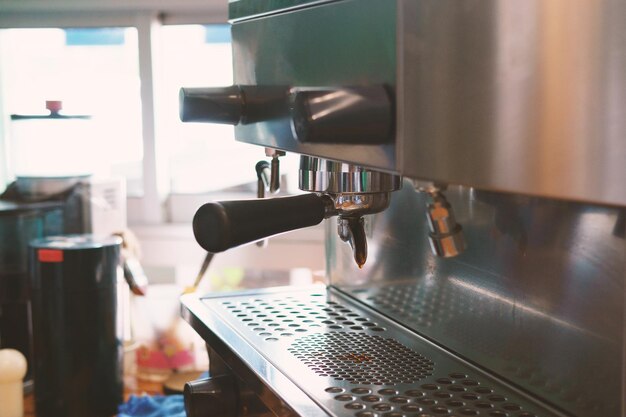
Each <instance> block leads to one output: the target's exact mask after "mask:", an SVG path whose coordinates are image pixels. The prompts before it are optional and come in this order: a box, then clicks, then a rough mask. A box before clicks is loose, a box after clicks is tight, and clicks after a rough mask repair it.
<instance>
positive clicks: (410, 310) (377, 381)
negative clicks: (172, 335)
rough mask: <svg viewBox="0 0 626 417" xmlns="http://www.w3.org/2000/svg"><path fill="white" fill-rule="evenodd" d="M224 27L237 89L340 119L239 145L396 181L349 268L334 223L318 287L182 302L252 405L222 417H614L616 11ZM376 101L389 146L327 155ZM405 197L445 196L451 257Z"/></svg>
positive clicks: (391, 11)
mask: <svg viewBox="0 0 626 417" xmlns="http://www.w3.org/2000/svg"><path fill="white" fill-rule="evenodd" d="M231 17H232V18H233V30H232V33H233V47H234V67H235V82H236V83H237V84H239V85H243V86H262V87H272V88H275V87H276V88H287V89H288V90H289V91H292V92H293V91H294V89H296V90H295V91H296V94H298V93H300V92H302V91H307V89H309V90H310V91H313V92H314V93H313V95H312V96H311V97H314V98H312V99H311V100H318V101H316V102H315V103H319V100H320V97H322V98H323V97H327V96H326V94H327V93H326V92H324V93H323V94H322V96H320V94H319V91H320V89H322V90H324V91H330V92H331V93H328V94H332V91H333V90H334V91H336V92H337V93H338V94H337V95H335V96H333V97H334V98H337V97H339V98H340V100H339V101H335V102H334V103H335V108H333V109H330V110H329V109H328V108H327V109H326V110H329V111H331V112H335V113H334V114H335V115H337V114H339V115H346V118H342V117H336V118H332V119H328V118H326V119H324V120H325V121H324V123H325V124H324V125H323V126H321V127H320V126H318V122H316V120H318V119H315V118H313V117H311V118H310V120H309V121H306V120H305V123H310V126H308V128H310V129H309V130H307V132H313V133H314V134H312V135H311V137H317V138H320V137H321V138H322V140H320V141H319V143H312V142H310V141H308V140H302V138H301V137H298V135H299V132H302V130H301V129H302V125H300V124H299V123H294V121H293V120H294V119H293V114H291V115H287V114H281V113H280V112H279V113H278V115H277V116H276V117H271V118H267V119H263V120H255V121H254V122H251V123H242V124H239V125H238V126H237V127H236V136H237V139H238V140H240V141H244V142H249V143H253V144H257V145H262V146H266V147H271V148H276V149H280V150H285V151H293V152H297V153H301V154H304V155H311V156H316V157H321V158H325V159H331V160H336V161H341V162H345V163H350V164H355V165H360V166H364V167H368V168H372V169H378V170H381V171H383V172H389V173H394V174H399V175H402V176H404V177H405V179H406V180H405V182H404V187H403V188H402V189H401V190H400V191H395V192H392V193H390V203H389V207H388V208H387V209H386V210H384V211H382V212H380V213H377V214H373V215H367V216H365V217H364V219H365V220H364V225H363V226H364V231H365V234H366V235H367V240H368V247H369V258H368V261H367V263H366V264H365V265H364V267H363V268H362V269H360V268H358V267H357V266H356V265H355V264H354V261H353V253H352V251H351V250H350V248H349V247H348V246H347V245H345V243H343V242H341V241H340V238H339V237H337V235H336V233H335V225H334V223H331V222H330V221H328V220H327V228H328V233H327V242H326V257H327V259H326V260H327V276H328V280H329V282H328V284H329V285H328V287H327V288H321V289H320V288H316V289H310V290H294V289H288V288H287V289H279V290H275V291H261V290H260V291H253V292H248V293H240V294H233V295H226V296H223V295H222V296H220V295H214V296H207V297H204V298H201V299H197V298H194V297H186V298H184V305H185V308H184V311H183V314H184V316H185V317H186V319H187V320H188V321H189V322H190V323H191V324H192V325H193V326H194V328H195V329H196V330H197V331H198V332H199V333H200V334H201V335H202V336H203V337H204V338H205V339H206V340H207V343H208V344H209V345H210V351H211V354H212V365H211V366H212V368H213V367H215V369H214V371H215V373H220V372H226V373H232V374H234V375H236V380H237V381H238V382H237V383H236V384H235V385H236V386H238V387H239V389H240V390H241V392H252V393H254V394H255V398H260V400H261V402H262V403H263V406H262V407H260V408H259V407H252V406H250V407H240V408H239V409H237V410H233V409H231V410H228V411H225V412H224V413H225V414H223V415H229V414H228V413H230V414H232V415H236V414H237V413H239V414H245V412H246V411H245V410H247V412H248V413H249V414H255V413H257V414H258V415H303V416H309V415H351V416H352V415H354V416H358V417H373V416H386V417H395V416H404V415H406V416H420V417H426V416H440V415H441V416H466V415H467V416H492V417H503V416H505V417H506V416H512V417H530V416H542V417H543V416H575V417H596V416H597V417H619V416H622V417H623V416H626V379H625V378H626V377H625V375H626V349H625V342H626V341H625V338H624V334H625V331H626V309H625V306H626V298H625V288H624V283H625V280H626V240H625V235H626V187H624V184H626V29H624V28H625V26H624V24H623V22H625V21H626V2H624V1H621V0H599V1H595V2H589V1H583V0H573V1H572V0H569V1H565V0H549V1H546V0H543V1H539V0H530V1H529V0H511V1H504V2H503V1H496V0H480V1H479V0H462V1H458V0H454V1H453V0H436V1H435V0H395V1H392V0H341V1H297V0H294V1H287V2H285V1H272V0H268V1H250V0H238V1H232V2H231ZM381 87H382V88H384V89H385V90H386V91H389V92H390V95H389V97H391V106H392V109H391V114H393V128H392V133H393V134H392V138H391V140H387V139H386V138H381V140H380V141H379V143H377V144H371V143H370V144H364V143H354V140H353V139H351V142H350V143H345V142H344V141H342V140H334V142H332V143H328V142H327V141H325V140H324V134H323V132H328V131H332V129H330V128H329V126H331V127H332V126H334V127H335V130H336V131H342V132H348V134H347V135H346V137H351V136H350V134H349V132H351V131H352V130H350V126H348V125H349V124H350V123H352V122H346V120H348V121H350V120H358V117H357V116H358V112H357V113H356V116H355V114H353V113H351V112H352V110H353V108H352V107H351V105H350V103H354V102H359V101H361V102H364V103H366V104H367V106H366V108H367V109H369V110H371V109H377V108H378V106H377V105H372V104H371V103H369V102H368V101H367V100H369V99H370V98H371V97H374V96H376V94H374V93H372V91H374V90H373V89H378V90H376V91H380V88H381ZM370 89H372V90H370ZM346 97H348V98H347V99H346ZM355 97H356V98H355ZM311 108H313V107H311ZM361 108H364V107H363V106H362V107H361ZM369 110H368V111H369ZM354 111H355V112H356V110H354ZM322 116H326V115H325V114H324V115H322ZM379 116H380V120H384V117H385V116H384V114H382V115H379ZM322 119H323V117H322ZM322 119H319V120H322ZM329 120H330V121H329ZM342 120H344V122H342ZM327 122H328V123H327ZM296 125H297V126H296ZM378 127H380V125H378V126H377V127H376V128H378ZM305 128H307V126H305ZM381 131H384V129H381ZM319 132H322V133H319ZM307 137H308V136H307ZM313 142H315V140H314V141H313ZM409 179H411V180H429V181H433V182H436V183H441V184H446V185H447V189H446V191H445V195H446V197H447V199H448V202H449V203H450V205H451V206H453V207H454V211H455V214H456V220H458V222H459V224H461V225H462V226H463V231H464V234H465V239H464V240H465V242H466V245H467V248H466V250H465V252H463V253H461V254H459V255H458V256H456V257H454V258H438V257H435V256H433V255H432V254H431V252H430V250H429V241H428V234H429V226H428V222H427V220H426V207H427V203H428V201H427V195H426V194H425V193H417V192H416V191H415V189H414V184H413V182H412V181H409ZM277 261H278V260H277ZM225 369H226V370H227V371H225ZM244 397H245V396H244V395H242V398H244ZM241 401H242V403H245V401H244V400H241ZM255 404H256V403H255ZM257 405H258V404H257ZM242 410H243V411H242ZM259 410H262V411H259ZM264 413H265V414H264Z"/></svg>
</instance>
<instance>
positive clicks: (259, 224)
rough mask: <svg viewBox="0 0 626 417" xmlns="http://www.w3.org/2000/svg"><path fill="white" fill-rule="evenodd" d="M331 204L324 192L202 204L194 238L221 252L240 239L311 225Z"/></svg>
mask: <svg viewBox="0 0 626 417" xmlns="http://www.w3.org/2000/svg"><path fill="white" fill-rule="evenodd" d="M329 207H332V200H331V199H330V197H327V196H320V195H317V194H303V195H298V196H294V197H279V198H271V199H256V200H240V201H222V202H211V203H207V204H204V205H203V206H202V207H200V208H199V209H198V211H197V212H196V214H195V216H194V218H193V233H194V236H195V237H196V240H197V241H198V243H199V244H200V246H202V247H203V248H204V249H205V250H207V251H209V252H223V251H225V250H227V249H230V248H234V247H235V246H239V245H242V244H244V243H249V242H254V241H257V240H260V239H264V238H266V237H269V236H272V235H275V234H278V233H283V232H287V231H290V230H295V229H300V228H303V227H308V226H313V225H316V224H318V223H320V222H321V221H322V220H323V219H324V218H325V217H326V213H327V211H328V210H329Z"/></svg>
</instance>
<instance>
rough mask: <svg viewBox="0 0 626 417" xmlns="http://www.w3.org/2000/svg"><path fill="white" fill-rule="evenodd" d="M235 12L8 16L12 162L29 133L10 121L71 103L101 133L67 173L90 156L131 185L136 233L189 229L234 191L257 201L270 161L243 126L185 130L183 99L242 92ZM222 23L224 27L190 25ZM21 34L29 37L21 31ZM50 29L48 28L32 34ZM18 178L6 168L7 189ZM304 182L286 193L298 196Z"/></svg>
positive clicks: (5, 79)
mask: <svg viewBox="0 0 626 417" xmlns="http://www.w3.org/2000/svg"><path fill="white" fill-rule="evenodd" d="M16 7H17V6H16ZM107 7H108V6H107ZM110 7H111V9H115V7H116V6H115V5H111V6H110ZM202 7H205V5H204V3H202ZM223 9H224V10H221V9H220V12H219V13H217V14H213V13H214V12H209V14H208V15H206V14H205V15H202V14H198V15H196V14H194V13H190V14H186V13H182V14H178V15H176V14H174V15H164V16H165V17H163V16H161V18H157V16H159V13H155V12H132V13H119V11H118V10H109V13H102V14H98V16H97V17H95V16H92V15H90V14H85V13H83V12H82V11H81V12H77V11H73V12H72V11H68V12H67V13H66V12H63V13H60V14H54V13H52V14H50V15H48V14H46V15H45V16H43V17H42V16H41V15H38V14H36V13H31V12H30V11H28V12H24V13H23V16H22V17H21V18H20V19H13V20H11V19H9V20H6V19H5V20H3V19H2V16H0V28H1V27H8V28H7V29H0V115H1V116H2V117H1V118H0V123H2V122H4V123H5V126H4V128H3V126H1V125H0V162H4V161H8V160H14V159H15V158H14V157H12V156H11V152H12V150H11V149H13V151H15V150H17V149H18V148H19V147H18V146H15V145H16V142H13V143H11V142H12V140H17V139H16V138H15V136H17V133H20V132H16V130H19V129H20V128H22V127H24V126H25V125H24V124H21V125H19V126H18V124H17V123H13V122H11V121H10V119H9V117H8V116H9V115H10V114H16V113H20V114H37V113H40V114H41V113H44V112H45V109H44V103H45V101H46V100H51V99H53V100H62V101H63V112H64V113H65V114H87V115H90V116H92V119H91V121H90V123H91V127H90V131H91V133H90V134H86V135H79V138H78V139H76V140H75V142H74V145H69V146H67V148H69V149H68V150H67V152H66V155H65V157H66V158H67V161H70V162H72V161H76V158H74V159H73V160H72V158H73V157H74V156H76V155H78V154H80V153H81V151H80V149H79V148H81V146H82V147H83V148H87V150H86V151H84V152H82V153H83V154H87V155H81V158H83V159H85V160H89V161H90V163H89V164H87V165H88V166H89V167H90V168H91V169H92V170H93V171H95V172H96V173H103V174H104V175H112V176H123V177H125V178H126V181H127V190H128V195H129V200H128V218H129V222H131V223H148V224H158V223H162V222H163V221H164V220H165V219H169V220H172V219H173V221H188V220H190V219H191V216H192V214H190V213H193V211H194V210H195V208H196V207H197V206H198V205H199V202H201V201H206V199H207V197H206V193H213V192H219V191H220V190H223V189H230V188H232V187H236V189H238V190H240V191H241V190H244V191H245V192H247V193H249V196H250V197H252V196H253V194H254V190H253V188H254V186H255V185H256V173H255V171H254V165H255V163H256V162H257V161H258V160H260V159H262V158H264V152H263V149H262V148H261V147H258V146H250V145H248V144H242V143H239V142H237V141H235V140H234V134H233V131H234V129H233V127H232V126H223V125H210V124H189V123H185V124H183V123H181V122H180V121H179V119H178V91H179V89H180V87H182V86H188V87H199V86H202V87H207V86H221V85H229V84H231V83H232V81H233V80H232V57H231V45H230V27H229V25H227V24H225V23H223V22H225V20H226V19H225V6H224V8H223ZM220 13H222V14H221V15H220ZM20 16H21V15H20ZM59 16H61V17H59ZM216 16H217V17H216ZM22 18H23V19H22ZM164 20H165V22H166V23H176V24H175V25H174V24H163V21H164ZM215 20H217V21H218V22H219V23H214V24H203V25H199V24H187V23H189V22H190V21H204V22H211V21H215ZM7 22H8V23H7ZM14 22H20V25H22V26H26V27H29V28H28V29H22V28H11V27H12V25H13V23H14ZM32 22H34V23H35V24H34V25H33V24H32ZM41 22H43V24H42V26H44V27H46V28H40V29H31V28H30V27H33V26H37V24H39V23H41ZM73 23H79V24H80V25H87V26H89V25H91V26H92V27H81V28H77V27H76V26H77V25H73ZM178 23H184V24H182V25H179V24H178ZM20 123H21V122H20ZM33 125H35V124H33ZM37 129H38V127H36V126H35V127H33V128H32V129H30V128H29V129H27V130H31V133H29V134H28V135H29V137H35V138H40V137H42V138H43V137H45V134H42V133H41V132H40V131H39V133H38V130H37ZM40 130H41V129H40ZM33 131H34V133H33ZM81 136H88V137H86V138H83V139H82V140H81V139H80V137H81ZM70 142H71V141H70ZM66 143H67V141H66ZM12 145H13V146H12ZM48 145H49V143H48ZM79 145H80V146H79ZM43 148H44V147H40V148H39V149H43ZM3 151H4V152H3ZM50 154H51V152H45V151H44V152H38V154H37V157H38V158H40V160H39V161H38V163H37V164H36V165H38V166H39V167H43V166H44V164H43V162H45V161H46V159H47V158H49V156H50ZM2 159H4V161H1V160H2ZM281 161H282V162H281V172H282V173H283V174H284V173H288V172H297V164H298V157H297V156H295V155H288V156H287V157H285V158H281ZM62 165H63V166H69V165H70V163H69V162H68V163H63V164H62ZM12 174H14V172H12V171H11V167H10V166H7V164H0V181H3V180H7V181H8V180H11V179H12V177H11V175H12ZM292 178H293V179H295V178H296V177H295V176H292ZM4 182H5V183H6V181H4ZM295 182H296V181H290V182H289V183H286V184H284V186H283V188H284V189H287V190H289V191H291V192H294V191H297V187H296V184H295ZM241 185H244V186H243V187H242V186H241ZM183 219H184V220H183Z"/></svg>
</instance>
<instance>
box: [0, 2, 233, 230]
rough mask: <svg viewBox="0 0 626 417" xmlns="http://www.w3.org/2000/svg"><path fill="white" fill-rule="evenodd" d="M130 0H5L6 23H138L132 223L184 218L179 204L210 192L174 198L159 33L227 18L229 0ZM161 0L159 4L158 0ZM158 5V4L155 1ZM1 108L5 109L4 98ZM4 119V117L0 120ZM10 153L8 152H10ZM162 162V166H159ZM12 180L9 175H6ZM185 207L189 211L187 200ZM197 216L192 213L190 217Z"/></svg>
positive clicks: (2, 130) (0, 129) (1, 129)
mask: <svg viewBox="0 0 626 417" xmlns="http://www.w3.org/2000/svg"><path fill="white" fill-rule="evenodd" d="M127 3H128V2H125V1H124V0H110V1H108V2H105V3H103V2H100V1H99V0H83V1H82V2H80V4H78V3H74V2H68V1H65V0H48V1H47V2H44V3H41V2H38V1H35V0H22V1H20V2H12V1H10V0H0V9H2V10H3V13H1V14H0V29H16V28H32V29H34V28H77V27H84V28H89V27H134V28H136V30H137V37H138V54H139V56H138V59H139V77H140V80H141V90H140V95H141V118H142V120H141V126H142V138H141V139H142V147H143V161H142V184H143V194H142V195H141V196H127V219H128V224H131V225H132V224H147V225H159V224H164V223H168V222H171V221H172V220H174V221H181V220H182V216H181V215H180V214H178V213H172V212H171V210H172V209H173V208H172V207H174V209H175V210H177V211H178V210H179V209H178V208H176V207H180V206H181V204H185V203H184V201H189V202H190V203H188V204H192V205H196V204H197V201H201V200H204V201H206V199H207V197H208V195H207V194H204V195H200V194H198V195H195V197H194V198H192V199H191V200H190V199H183V200H181V202H178V203H177V204H171V202H170V201H169V200H170V199H171V198H172V197H174V198H176V196H175V195H174V196H173V195H172V194H170V189H169V172H167V166H168V163H167V161H166V158H167V157H168V155H167V153H166V152H164V151H163V150H162V149H161V148H162V147H163V145H161V144H160V142H161V143H162V140H163V139H162V138H160V137H159V131H160V129H159V125H158V123H159V117H158V111H159V110H158V106H156V103H155V100H156V97H157V96H158V80H159V77H160V74H159V59H160V57H159V53H158V44H159V34H160V29H161V27H163V26H166V25H183V24H202V25H210V24H226V23H228V18H227V16H228V11H227V8H228V4H227V2H226V1H225V0H219V1H208V0H185V1H180V0H178V1H177V0H169V1H165V2H162V1H159V2H157V1H156V0H137V1H136V2H133V4H132V5H129V4H127ZM157 3H158V4H157ZM155 6H158V8H157V7H155ZM0 114H4V113H3V109H2V100H0ZM0 122H1V120H0ZM6 129H7V126H6V124H3V123H0V148H5V145H4V144H5V138H6V137H7V135H6ZM7 157H8V156H7ZM1 165H2V169H0V180H5V179H7V176H8V172H6V168H5V167H6V165H7V164H4V163H3V164H1ZM157 167H158V169H157ZM4 182H6V181H4ZM181 210H182V212H188V211H189V208H188V207H186V205H185V206H184V208H183V209H181ZM190 220H191V218H190V219H189V221H190Z"/></svg>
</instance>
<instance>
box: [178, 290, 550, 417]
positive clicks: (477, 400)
mask: <svg viewBox="0 0 626 417" xmlns="http://www.w3.org/2000/svg"><path fill="white" fill-rule="evenodd" d="M201 302H202V305H201V307H202V308H201V311H197V308H198V307H197V306H196V307H195V308H192V307H190V306H189V305H187V308H188V309H189V311H191V312H192V314H194V315H195V316H196V317H197V318H198V319H199V320H200V321H201V322H202V323H203V324H197V323H196V324H195V325H194V327H197V326H204V327H205V330H207V329H208V331H210V332H212V333H213V334H215V336H217V337H219V338H221V339H222V340H224V341H225V342H226V344H227V345H229V346H231V349H232V350H233V351H235V352H236V353H238V354H239V355H240V356H241V357H242V359H243V360H244V361H246V360H248V361H249V363H248V364H247V365H248V366H249V367H251V368H254V371H255V372H256V373H257V374H259V375H261V377H262V379H264V380H266V382H268V383H270V384H271V381H273V380H277V378H276V376H275V374H273V373H272V371H271V369H276V370H277V371H278V372H280V373H281V374H282V375H284V376H285V377H287V378H288V379H289V380H290V381H291V382H292V383H293V384H295V385H296V386H298V387H299V388H300V390H302V391H303V392H304V393H306V395H307V396H308V397H309V398H310V399H312V400H313V402H314V403H315V404H316V405H317V406H319V411H320V413H322V410H323V412H325V413H327V414H329V415H336V416H357V417H376V416H381V417H383V416H384V417H401V416H411V417H428V416H432V417H436V416H490V417H507V416H510V417H533V416H535V417H539V416H541V417H543V416H560V415H561V414H559V413H558V412H556V411H554V410H551V409H548V408H546V407H544V406H542V405H541V404H539V403H537V402H535V401H533V400H531V399H529V398H528V397H526V396H525V395H524V394H521V393H519V392H517V391H515V390H514V389H512V388H510V387H508V386H506V385H504V384H502V383H501V382H499V381H497V380H496V379H495V378H493V377H492V376H490V375H488V374H486V373H484V372H482V371H480V370H478V369H476V368H474V367H473V366H471V365H469V364H467V363H465V362H463V361H462V360H460V359H458V358H456V357H455V356H453V355H451V354H450V353H448V352H446V351H445V350H443V349H441V348H439V347H437V346H435V345H433V344H432V343H430V342H428V341H426V340H425V339H423V338H421V337H420V336H418V335H416V334H414V333H411V332H409V331H407V330H406V329H405V328H403V327H400V326H399V325H397V324H396V323H394V322H392V321H390V320H388V319H387V318H385V317H384V316H382V315H379V314H378V313H376V312H374V311H372V310H367V309H366V308H365V307H362V306H360V305H359V304H358V302H355V301H353V300H351V299H348V298H345V297H344V296H343V295H341V294H340V293H339V292H336V291H335V290H333V289H332V288H330V289H328V290H326V289H321V290H320V289H319V288H317V289H315V290H283V291H280V292H275V291H263V292H259V293H241V294H235V295H229V296H222V297H206V298H203V299H202V300H201ZM183 303H185V301H183ZM197 330H199V329H197ZM200 333H202V332H200ZM238 346H239V347H241V348H240V349H239V348H238ZM250 349H252V351H250ZM250 352H254V354H251V353H250ZM253 356H254V357H255V358H257V356H258V358H262V360H259V359H258V358H257V359H252V357H253ZM264 361H266V362H267V365H265V364H264ZM270 364H271V366H270ZM272 391H274V392H276V393H278V395H281V391H285V393H287V392H288V391H289V390H288V389H285V388H284V387H283V386H282V385H281V384H278V386H273V387H272ZM285 397H286V398H284V400H285V401H286V402H287V403H289V398H288V397H289V395H286V396H285Z"/></svg>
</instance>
